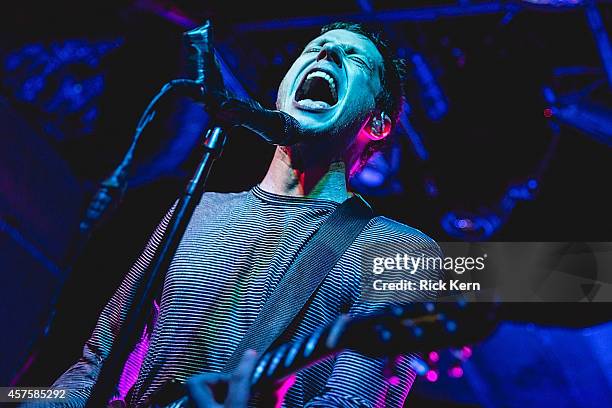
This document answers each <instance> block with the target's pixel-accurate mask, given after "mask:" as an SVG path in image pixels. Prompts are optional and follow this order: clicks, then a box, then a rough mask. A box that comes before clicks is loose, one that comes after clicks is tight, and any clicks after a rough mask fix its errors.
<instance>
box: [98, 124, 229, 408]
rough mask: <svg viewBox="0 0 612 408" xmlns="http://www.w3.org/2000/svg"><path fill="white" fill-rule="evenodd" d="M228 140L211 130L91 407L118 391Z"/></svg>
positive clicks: (135, 299)
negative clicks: (167, 273)
mask: <svg viewBox="0 0 612 408" xmlns="http://www.w3.org/2000/svg"><path fill="white" fill-rule="evenodd" d="M226 141H227V136H226V133H225V132H224V131H223V130H222V129H221V128H220V127H213V128H212V129H209V130H208V131H207V133H206V137H205V142H204V154H203V155H202V159H201V160H200V162H199V164H198V166H197V167H196V170H195V172H194V174H193V176H192V177H191V179H190V180H189V182H188V183H187V186H186V187H185V190H184V191H183V195H182V197H181V198H180V199H179V201H178V203H177V204H176V206H175V208H174V211H173V214H172V218H171V220H170V223H169V224H168V227H167V229H166V232H165V234H164V239H163V241H162V242H161V244H160V247H159V248H158V250H157V252H156V255H155V257H154V258H153V260H152V262H151V266H150V267H149V268H148V273H147V274H145V276H144V279H143V281H142V282H141V283H140V285H139V286H138V288H137V291H136V294H135V296H134V300H133V302H132V307H131V308H130V309H129V311H128V314H127V316H126V317H125V320H124V323H123V324H122V325H121V330H120V332H119V333H118V335H117V336H116V337H115V339H116V340H115V342H114V344H113V346H112V348H111V353H110V355H109V358H108V359H107V360H106V361H105V362H104V364H103V366H102V369H101V371H100V373H99V375H98V379H99V380H98V381H97V383H96V385H95V386H94V388H93V390H92V393H91V396H90V398H89V400H88V402H87V407H89V408H94V407H95V408H100V407H104V406H106V405H107V404H108V401H109V400H110V399H111V398H112V396H113V395H114V393H115V387H116V384H117V382H118V380H119V376H120V375H121V370H122V368H123V365H124V364H125V361H126V360H127V357H128V355H129V353H130V352H131V348H132V347H133V346H134V344H135V343H136V342H137V340H138V338H139V337H138V336H139V335H140V334H141V330H142V329H143V327H144V322H145V321H146V318H147V316H148V314H149V312H150V308H151V305H152V304H153V300H154V298H155V295H156V294H157V293H158V289H159V288H161V286H162V284H163V278H164V272H165V271H166V270H167V269H168V267H169V266H170V262H171V261H172V258H173V257H174V254H175V252H176V249H177V248H178V244H179V243H180V241H181V239H182V237H183V234H184V233H185V230H186V228H187V225H188V224H189V221H190V220H191V217H192V215H193V212H194V210H195V208H196V206H197V205H198V203H199V202H200V200H201V198H202V195H203V194H204V192H205V185H206V181H207V179H208V174H209V173H210V169H211V167H212V165H213V163H214V161H215V160H216V159H217V158H219V157H220V156H221V152H222V150H223V147H224V146H225V143H226Z"/></svg>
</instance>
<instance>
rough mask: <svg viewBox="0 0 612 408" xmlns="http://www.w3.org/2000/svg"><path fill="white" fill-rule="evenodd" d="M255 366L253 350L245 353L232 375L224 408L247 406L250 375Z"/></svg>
mask: <svg viewBox="0 0 612 408" xmlns="http://www.w3.org/2000/svg"><path fill="white" fill-rule="evenodd" d="M256 364H257V353H256V352H255V351H254V350H247V351H245V353H244V354H243V355H242V359H241V360H240V364H239V365H238V367H237V368H236V371H234V373H233V374H232V378H231V380H230V383H229V397H228V401H227V402H226V405H225V406H226V407H231V408H242V407H246V406H247V403H248V402H249V397H250V391H251V374H252V373H253V369H254V368H255V365H256Z"/></svg>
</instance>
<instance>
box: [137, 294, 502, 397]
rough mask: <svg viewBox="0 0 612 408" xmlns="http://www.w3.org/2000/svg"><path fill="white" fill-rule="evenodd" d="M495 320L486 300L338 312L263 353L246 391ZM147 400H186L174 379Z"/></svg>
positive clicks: (470, 337)
mask: <svg viewBox="0 0 612 408" xmlns="http://www.w3.org/2000/svg"><path fill="white" fill-rule="evenodd" d="M497 322H498V316H497V307H496V305H492V304H490V303H489V304H487V303H465V302H455V303H414V304H408V305H403V306H394V307H390V308H388V309H385V310H384V311H382V312H380V313H375V314H371V315H367V316H363V317H355V318H352V317H348V316H347V315H341V316H340V317H338V318H337V319H336V320H335V321H334V322H332V323H331V324H329V325H327V326H323V327H320V328H319V329H317V330H315V331H314V332H313V333H311V334H310V335H309V336H306V337H303V338H301V339H299V340H297V341H295V342H293V343H287V344H283V345H281V346H278V347H276V348H273V349H272V350H270V351H268V352H266V353H264V354H263V355H262V356H261V357H260V358H259V360H258V361H257V364H256V366H255V369H254V370H253V374H252V375H251V392H252V393H255V392H260V391H264V390H273V389H275V387H277V386H278V385H280V384H282V382H283V381H284V380H285V379H286V378H287V377H289V376H290V375H291V374H293V373H294V372H296V371H299V370H302V369H304V368H307V367H309V366H311V365H313V364H315V363H317V362H319V361H321V360H324V359H326V358H330V357H332V356H335V355H336V354H338V353H340V352H341V351H343V350H347V349H350V350H354V351H357V352H359V353H361V354H364V355H366V356H369V357H374V358H380V357H393V356H398V355H401V354H405V353H409V352H422V351H429V350H431V349H435V348H443V347H453V346H459V345H463V344H466V343H471V342H474V341H476V340H480V339H483V338H485V337H486V336H488V335H489V334H490V333H491V332H492V331H493V329H494V328H495V326H496V325H497ZM147 406H148V407H149V408H186V407H188V406H191V405H190V401H189V397H188V396H187V395H186V390H185V388H184V386H183V385H182V384H180V383H176V382H174V383H169V384H167V385H165V386H164V387H162V389H161V390H159V391H158V392H156V393H155V394H154V395H153V396H152V397H151V398H150V399H149V402H148V404H147Z"/></svg>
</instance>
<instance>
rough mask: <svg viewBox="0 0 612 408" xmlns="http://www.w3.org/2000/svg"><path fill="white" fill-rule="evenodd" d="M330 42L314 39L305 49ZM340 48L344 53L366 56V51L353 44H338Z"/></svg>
mask: <svg viewBox="0 0 612 408" xmlns="http://www.w3.org/2000/svg"><path fill="white" fill-rule="evenodd" d="M330 41H331V40H330V39H329V38H318V39H314V40H312V41H311V42H309V43H308V44H307V45H306V47H310V46H312V45H314V44H325V43H327V42H330ZM338 45H339V46H340V48H342V49H343V50H344V52H348V51H357V52H359V53H361V54H364V55H366V54H367V51H366V50H365V49H364V48H361V47H359V46H355V45H353V44H342V43H340V44H338Z"/></svg>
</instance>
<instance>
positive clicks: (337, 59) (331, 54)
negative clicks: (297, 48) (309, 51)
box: [317, 43, 342, 68]
mask: <svg viewBox="0 0 612 408" xmlns="http://www.w3.org/2000/svg"><path fill="white" fill-rule="evenodd" d="M322 59H327V60H329V61H331V62H333V63H334V64H336V65H337V66H338V68H342V48H341V47H340V46H338V45H337V44H330V43H328V44H325V45H324V46H323V48H321V51H319V55H317V61H321V60H322Z"/></svg>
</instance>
